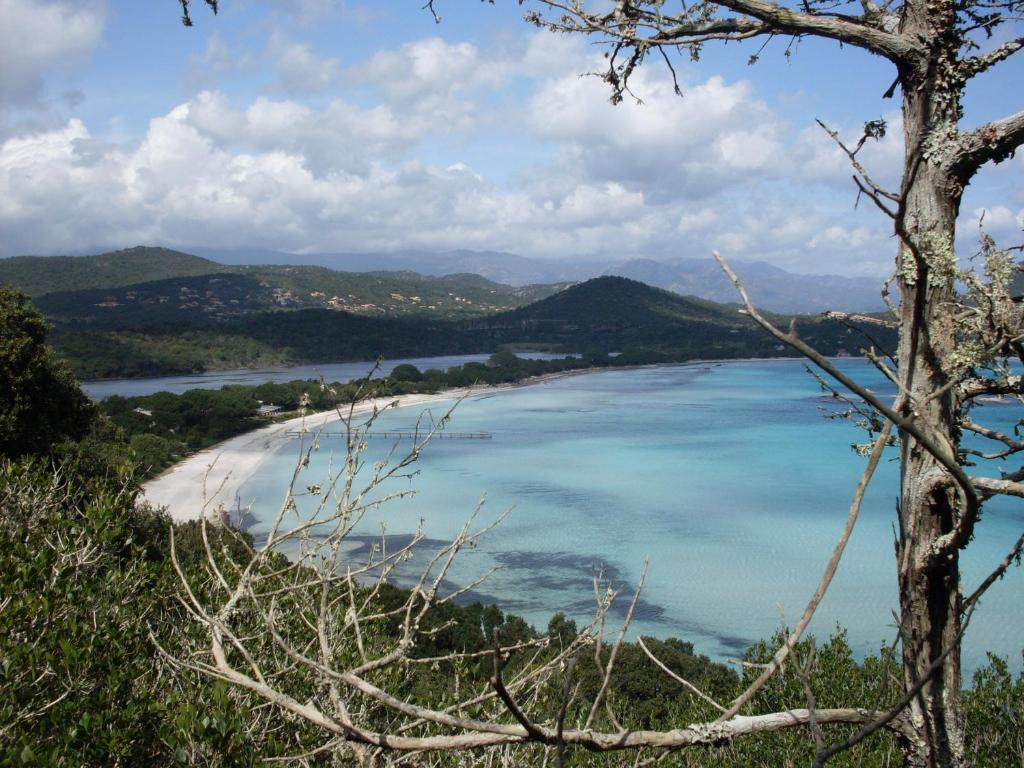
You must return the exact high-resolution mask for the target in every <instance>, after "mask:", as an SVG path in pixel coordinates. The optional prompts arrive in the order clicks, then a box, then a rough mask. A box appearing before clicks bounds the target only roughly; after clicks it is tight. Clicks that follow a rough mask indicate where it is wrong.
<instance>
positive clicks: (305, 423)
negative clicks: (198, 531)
mask: <svg viewBox="0 0 1024 768" xmlns="http://www.w3.org/2000/svg"><path fill="white" fill-rule="evenodd" d="M768 359H769V360H776V359H777V360H785V359H791V358H768ZM722 362H743V361H742V360H730V361H722V360H689V361H687V362H685V363H669V364H668V365H678V366H687V367H688V366H701V365H717V364H721V363H722ZM660 365H664V364H654V365H653V366H623V367H619V368H615V369H607V368H597V369H595V368H585V369H581V370H573V371H561V372H559V373H548V374H544V375H542V376H537V377H535V378H531V379H527V380H525V381H522V382H520V383H516V384H500V385H496V386H488V385H480V386H474V387H464V388H460V389H450V390H446V391H444V392H440V393H438V394H435V395H426V394H413V395H401V396H398V397H380V398H375V399H372V400H364V401H362V402H360V403H357V404H356V406H355V407H354V409H353V411H352V415H353V417H359V416H364V415H366V414H368V413H371V412H372V411H373V409H374V408H383V407H384V406H385V405H388V404H391V403H397V405H396V406H395V407H398V408H412V407H416V406H429V405H433V404H435V403H442V402H445V401H454V400H458V399H459V398H462V397H466V396H468V395H474V394H480V393H483V392H488V393H493V392H501V391H507V390H510V389H515V388H518V387H525V386H536V385H538V384H543V383H544V382H547V381H552V380H554V379H560V378H565V377H567V376H579V375H585V374H592V373H595V372H598V371H603V370H620V371H621V370H629V369H631V368H645V367H660ZM338 420H339V416H338V414H337V412H336V411H333V410H331V411H322V412H319V413H313V414H307V415H305V416H296V417H295V418H292V419H288V420H286V421H280V422H277V423H275V424H270V425H268V426H265V427H261V428H259V429H256V430H253V431H252V432H246V433H245V434H242V435H238V436H237V437H233V438H231V439H229V440H225V441H224V442H222V443H218V444H217V445H214V446H211V447H209V448H205V449H204V450H202V451H198V452H197V453H194V454H192V455H191V456H188V457H186V458H185V459H183V460H182V461H180V462H178V463H177V464H175V465H174V466H172V467H170V468H169V469H167V470H166V471H165V472H163V473H162V474H160V475H158V476H157V477H155V478H153V479H152V480H150V481H149V482H147V483H145V484H144V485H143V487H142V492H143V500H145V501H148V502H149V503H150V504H153V505H154V506H157V507H164V508H166V510H167V513H168V514H169V515H170V516H171V518H172V519H173V520H175V521H176V522H184V521H186V520H198V519H199V518H200V516H202V515H207V516H209V515H211V514H213V513H214V512H215V511H216V510H217V509H219V508H220V507H222V506H223V507H224V508H225V509H229V510H235V509H238V508H239V507H241V508H242V509H245V507H246V506H247V505H248V504H249V503H250V502H251V501H252V499H245V498H241V497H239V496H238V493H239V490H240V489H241V487H242V486H243V485H244V484H245V482H246V480H248V479H249V478H250V477H252V476H253V475H254V474H255V473H256V472H257V470H258V469H259V467H260V465H261V464H262V463H263V462H264V461H266V460H267V459H268V458H269V457H270V456H271V455H273V454H274V453H275V452H276V451H277V450H279V449H280V448H281V446H282V445H284V444H285V443H287V442H288V441H289V440H293V439H294V437H292V436H289V434H288V433H290V432H291V433H294V432H297V431H302V430H305V431H307V432H316V431H317V430H319V429H322V428H323V427H325V426H327V425H329V424H331V423H333V422H336V421H338Z"/></svg>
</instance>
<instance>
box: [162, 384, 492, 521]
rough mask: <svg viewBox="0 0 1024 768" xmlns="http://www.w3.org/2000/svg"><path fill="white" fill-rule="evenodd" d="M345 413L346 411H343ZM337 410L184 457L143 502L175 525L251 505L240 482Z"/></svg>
mask: <svg viewBox="0 0 1024 768" xmlns="http://www.w3.org/2000/svg"><path fill="white" fill-rule="evenodd" d="M495 389H498V388H497V387H470V388H464V389H452V390H447V391H445V392H441V393H439V394H436V395H423V394H415V395H401V396H398V397H379V398H374V399H372V400H364V401H362V402H360V403H358V404H356V406H355V407H354V408H353V410H352V415H353V416H354V417H360V416H365V415H367V414H369V413H371V412H372V411H373V409H374V408H383V407H384V406H386V405H389V404H392V403H397V405H396V406H394V407H399V408H412V407H416V406H428V405H433V404H434V403H441V402H445V401H454V400H457V399H459V398H461V397H465V396H466V395H472V394H475V393H477V392H483V391H491V390H495ZM344 413H346V414H347V413H348V411H347V410H345V411H344ZM339 418H340V417H339V415H338V413H337V412H336V411H333V410H331V411H322V412H319V413H313V414H306V415H305V416H296V417H295V418H292V419H288V420H286V421H279V422H277V423H275V424H270V425H268V426H265V427H260V428H259V429H256V430H253V431H252V432H246V433H245V434H242V435H238V436H237V437H233V438H231V439H230V440H225V441H224V442H223V443H218V444H217V445H214V446H211V447H210V448H206V449H204V450H202V451H199V452H197V453H194V454H192V455H191V456H188V457H187V458H185V459H184V460H182V461H180V462H178V463H177V464H175V465H174V466H173V467H170V468H169V469H168V470H167V471H165V472H163V473H162V474H160V475H158V476H157V477H155V478H153V479H152V480H150V481H149V482H147V483H146V484H145V485H143V487H142V493H143V500H144V501H148V502H149V503H150V504H152V505H154V506H156V507H165V508H166V510H167V513H168V514H169V515H170V516H171V518H172V519H173V520H175V521H176V522H184V521H186V520H198V519H199V518H200V516H202V515H206V516H210V515H211V514H213V513H214V512H215V511H216V510H217V509H219V508H220V507H221V506H223V507H225V508H226V509H232V510H233V509H236V508H238V507H239V506H241V507H242V508H243V509H244V508H245V506H246V505H247V503H249V502H250V501H251V499H244V498H240V497H239V496H238V493H239V490H240V489H241V487H242V485H243V484H244V483H245V481H246V480H247V479H248V478H250V477H252V475H253V474H255V472H256V471H257V470H258V469H259V467H260V465H261V464H262V463H263V462H264V461H266V460H267V459H268V458H269V457H270V456H271V455H273V454H274V453H275V452H276V451H277V450H278V449H280V448H281V446H282V445H284V444H285V443H287V442H288V441H290V440H293V439H295V438H294V437H293V436H291V435H289V433H294V432H298V431H306V432H311V433H313V432H316V431H318V430H320V429H322V428H323V427H325V426H327V425H329V424H331V423H333V422H336V421H338V420H339Z"/></svg>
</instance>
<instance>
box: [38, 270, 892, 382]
mask: <svg viewBox="0 0 1024 768" xmlns="http://www.w3.org/2000/svg"><path fill="white" fill-rule="evenodd" d="M200 279H201V280H209V279H210V278H207V277H203V278H200ZM213 279H215V280H223V283H216V284H215V286H220V287H217V288H216V290H215V292H214V295H215V296H217V297H218V300H222V298H223V297H227V296H229V295H230V294H229V293H225V291H237V292H238V293H237V295H238V296H242V295H243V294H242V292H244V291H248V290H255V288H254V287H253V286H254V283H253V282H252V281H251V278H248V277H247V276H245V275H225V276H222V277H216V278H213ZM255 285H256V286H258V283H255ZM155 290H159V289H155ZM141 295H142V294H141V293H139V294H137V298H138V297H139V296H141ZM147 295H148V294H147ZM200 297H201V298H208V297H206V295H205V293H203V294H201V296H200ZM58 298H60V297H59V295H56V296H50V297H45V296H44V297H43V299H42V300H41V301H43V302H45V301H47V300H53V301H56V300H57V299H58ZM195 298H196V297H194V296H190V297H189V300H190V301H193V300H195ZM229 301H230V299H229ZM168 303H169V302H168ZM202 306H209V305H208V304H206V305H202ZM49 311H51V312H52V311H54V309H53V306H52V305H49ZM103 311H105V310H103ZM162 311H163V310H161V309H160V307H159V306H154V305H147V307H142V306H139V307H137V308H135V309H134V310H132V312H133V313H131V312H130V313H129V314H126V315H123V316H121V317H122V318H124V320H125V322H124V323H123V324H121V325H118V323H117V322H116V321H117V318H118V316H117V315H114V316H111V318H113V319H111V318H108V319H107V320H106V321H104V320H100V319H97V317H99V315H97V316H94V317H92V318H89V322H82V321H81V320H75V321H73V322H58V323H57V326H56V327H55V329H54V333H53V336H52V342H53V344H54V346H55V347H57V349H58V351H60V352H61V354H63V355H64V356H65V357H67V358H68V359H69V361H70V362H71V363H72V364H73V365H74V367H75V369H76V371H77V372H78V373H79V374H80V375H82V376H84V377H86V378H101V377H111V376H132V375H136V376H137V375H150V376H153V375H162V374H174V373H190V372H196V371H203V370H212V369H215V368H234V367H260V366H266V365H284V364H298V363H322V362H343V361H347V360H370V359H373V358H374V357H376V356H378V355H382V356H385V357H403V356H430V355H443V354H461V353H473V352H493V351H495V350H497V349H499V348H502V347H508V348H513V349H515V348H533V349H538V348H544V349H549V350H553V351H563V352H578V353H586V354H588V355H604V354H608V353H613V352H620V353H623V354H624V357H623V358H622V361H623V362H625V361H629V362H637V363H652V362H663V361H681V360H691V359H700V358H705V359H711V358H735V357H775V356H779V355H787V354H792V353H791V351H790V350H788V349H787V348H785V347H783V346H781V345H779V344H778V343H776V342H775V340H774V339H772V338H771V337H770V336H768V335H767V334H765V333H764V332H762V331H761V330H760V329H758V328H756V327H755V326H754V324H753V323H752V322H751V321H750V319H749V318H747V317H745V316H743V315H741V314H739V312H738V311H737V308H736V307H735V306H734V305H733V306H730V305H720V304H715V303H713V302H709V301H704V300H701V299H695V298H693V297H683V296H678V295H676V294H673V293H671V292H669V291H665V290H662V289H659V288H652V287H650V286H647V285H644V284H642V283H639V282H636V281H634V280H629V279H626V278H621V277H600V278H594V279H592V280H588V281H586V282H584V283H580V284H577V285H574V286H572V287H570V288H568V289H566V290H564V291H561V292H559V293H556V294H554V295H552V296H549V297H547V298H545V299H541V300H540V301H537V302H534V303H532V304H529V305H526V306H523V307H519V308H517V309H513V310H508V311H505V312H498V313H495V314H488V315H477V316H468V317H467V316H462V317H461V318H460V317H458V316H452V317H448V318H442V317H440V316H439V315H437V314H419V315H414V314H406V315H400V314H362V315H360V314H354V313H351V312H346V311H343V310H328V309H322V308H307V309H295V310H291V311H281V310H280V309H275V310H270V311H250V312H245V313H240V314H237V315H225V316H224V317H220V318H211V317H208V315H210V314H215V313H208V312H206V311H205V310H203V309H200V311H198V312H197V311H195V310H194V309H193V310H192V311H191V312H190V313H189V314H186V315H185V318H191V319H181V318H178V319H176V320H175V319H174V315H173V313H174V312H176V311H178V310H177V309H176V308H175V307H170V308H168V309H167V312H169V313H170V314H167V315H161V312H162ZM97 312H100V309H99V308H97ZM58 319H59V318H58ZM778 322H779V323H780V324H786V323H787V322H788V320H787V319H786V318H784V317H780V318H778ZM798 329H799V331H800V334H801V335H802V336H803V338H805V339H806V340H807V341H808V342H810V343H812V344H814V345H816V346H817V347H818V349H819V350H820V351H822V352H823V353H825V354H843V353H844V352H850V353H856V351H857V349H858V348H859V345H860V344H862V343H863V340H862V339H861V338H860V337H858V336H857V335H856V334H854V333H853V332H852V331H850V330H849V329H848V328H846V327H845V326H844V325H842V324H841V323H839V322H836V321H832V320H824V319H821V318H812V317H804V318H800V319H799V321H798ZM881 333H882V335H883V336H884V334H885V333H887V331H882V332H881ZM881 341H882V342H883V343H889V342H891V341H892V340H891V339H888V338H883V339H881Z"/></svg>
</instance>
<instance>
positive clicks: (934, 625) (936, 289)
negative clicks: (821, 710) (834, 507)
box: [897, 0, 965, 768]
mask: <svg viewBox="0 0 1024 768" xmlns="http://www.w3.org/2000/svg"><path fill="white" fill-rule="evenodd" d="M912 5H914V6H917V7H916V8H911V9H909V10H908V12H907V15H906V16H905V26H908V27H914V26H915V25H916V26H917V28H918V29H920V30H921V31H922V32H926V31H927V32H928V33H930V35H931V37H930V39H933V40H935V41H936V47H935V49H933V51H932V55H931V56H930V57H929V59H928V60H927V61H922V62H920V63H919V64H917V65H916V66H915V67H914V68H913V69H911V68H907V70H906V71H902V72H901V73H900V74H901V81H902V85H903V93H904V95H903V128H904V137H905V141H906V155H905V160H904V163H905V165H904V175H903V184H902V189H901V193H902V198H903V204H902V207H901V209H900V216H899V218H898V220H897V235H898V236H899V237H900V252H899V256H898V263H897V282H898V285H899V288H900V293H901V307H900V344H899V379H900V382H901V384H902V387H903V394H902V395H901V400H900V403H901V413H902V414H903V415H905V416H908V417H912V418H913V419H914V420H915V422H916V423H917V424H918V425H919V426H921V427H922V429H924V431H925V432H926V434H928V435H930V436H931V437H932V438H933V441H934V442H936V443H938V444H939V445H940V446H942V448H943V450H944V451H948V455H949V456H950V457H952V458H955V456H956V450H957V445H958V441H959V431H958V428H957V410H958V402H957V399H956V398H957V394H956V392H955V388H954V387H947V382H948V381H949V378H950V376H951V375H955V374H954V373H953V372H952V371H950V370H948V365H949V361H950V360H951V355H952V353H953V352H954V351H955V344H956V332H955V327H954V323H953V318H952V314H953V313H952V311H951V310H952V304H951V301H952V299H953V297H954V290H955V275H956V265H957V262H956V255H955V245H954V243H955V234H956V217H957V213H958V210H959V205H960V190H959V189H958V188H957V187H956V185H955V184H952V183H951V181H950V175H949V173H948V170H947V165H948V164H947V163H946V162H945V161H944V153H943V151H942V150H943V149H944V148H945V146H946V145H945V144H944V142H945V143H948V141H949V138H950V137H953V136H955V135H956V128H957V123H958V122H959V117H960V106H959V92H960V89H959V87H958V86H957V85H956V84H955V79H954V78H951V77H949V75H950V74H951V72H950V69H949V67H950V65H951V63H952V62H955V54H956V49H955V47H954V46H953V43H954V42H955V41H952V42H951V41H950V39H949V36H948V35H945V36H942V35H939V36H936V35H934V34H933V33H934V31H935V28H936V25H941V24H943V23H944V19H943V18H942V14H943V13H944V12H945V11H943V10H942V6H943V3H942V0H939V2H930V3H929V4H927V5H925V4H924V3H921V4H918V3H912ZM915 11H916V13H915ZM945 21H948V20H945ZM944 389H945V391H942V390H944ZM940 392H941V394H938V393H940ZM900 462H901V466H900V498H899V504H900V507H899V524H900V532H899V533H900V536H899V541H898V543H897V569H898V578H899V592H900V609H901V627H900V631H901V640H902V649H903V663H904V675H905V684H906V686H907V689H908V690H909V689H910V688H911V687H913V686H915V685H917V684H918V682H919V681H920V680H922V679H924V678H926V677H927V678H929V679H928V681H927V682H926V683H925V684H924V686H923V687H922V688H921V691H920V694H919V695H918V696H916V697H915V699H914V700H913V701H912V702H911V705H910V707H909V710H908V715H909V718H910V722H911V724H912V727H913V731H914V732H915V737H914V738H913V739H912V742H913V743H910V744H908V745H907V746H908V751H907V765H909V766H913V767H914V768H925V767H927V768H959V767H960V766H963V765H965V760H964V737H963V725H962V713H961V703H960V650H959V648H958V647H956V646H957V644H958V642H959V633H960V621H961V618H960V608H961V595H960V571H959V552H958V550H957V548H956V547H955V546H954V547H950V548H949V550H950V551H944V552H941V553H939V552H938V548H937V542H938V541H939V539H940V537H942V536H943V535H944V534H947V533H949V532H950V530H951V529H952V528H953V526H954V525H955V521H956V519H957V513H958V512H959V509H958V504H959V500H958V496H957V489H956V486H955V485H954V482H953V480H952V478H951V477H950V475H949V473H948V471H947V470H945V469H944V468H943V467H942V465H941V464H940V463H939V462H938V461H937V460H936V459H935V457H934V456H932V455H931V454H930V453H929V452H928V451H926V450H925V449H924V448H923V447H922V446H921V445H920V444H919V443H918V442H917V441H916V440H915V439H913V438H912V437H910V436H909V435H908V434H906V433H905V432H904V433H901V435H900ZM951 647H952V648H953V650H949V649H950V648H951ZM947 651H949V652H948V655H947V656H946V657H945V659H944V660H942V661H941V662H938V667H937V669H931V667H932V665H933V664H935V663H936V662H937V660H938V659H940V657H942V655H943V654H944V653H946V652H947ZM929 676H930V677H929Z"/></svg>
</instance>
